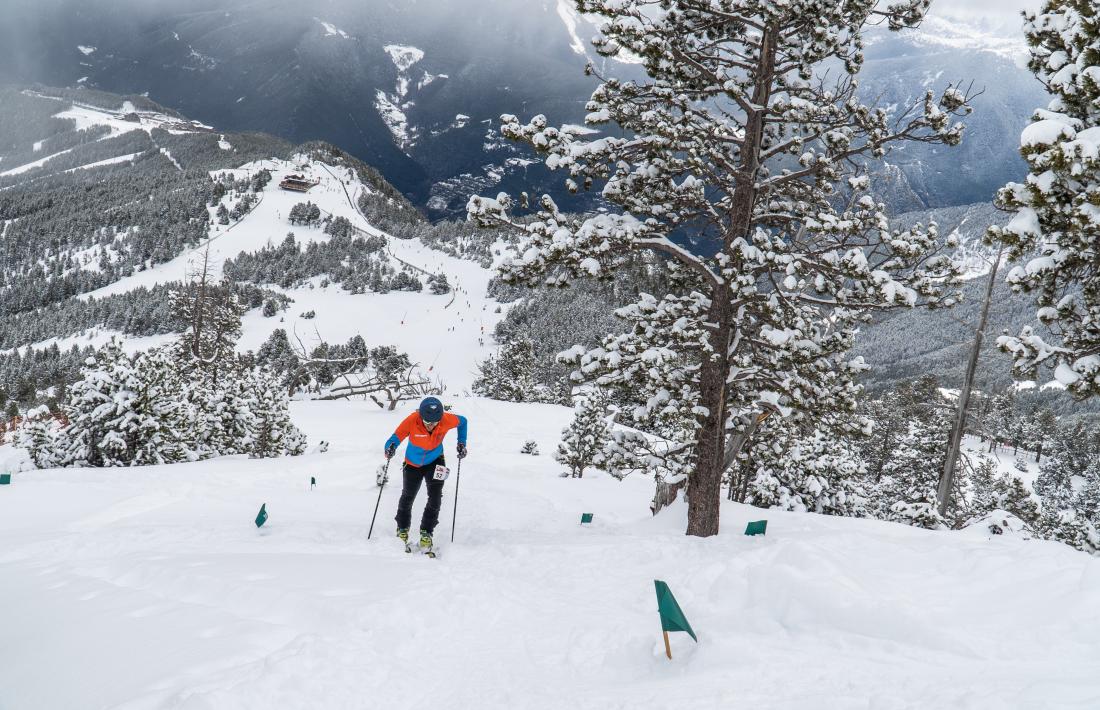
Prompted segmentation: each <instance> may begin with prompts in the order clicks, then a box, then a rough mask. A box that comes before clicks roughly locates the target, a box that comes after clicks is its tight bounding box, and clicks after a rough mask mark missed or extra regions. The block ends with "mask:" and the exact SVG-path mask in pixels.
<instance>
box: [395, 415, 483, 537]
mask: <svg viewBox="0 0 1100 710" xmlns="http://www.w3.org/2000/svg"><path fill="white" fill-rule="evenodd" d="M455 428H457V429H458V447H457V452H458V458H460V459H463V458H466V417H463V416H459V415H457V414H452V413H450V412H445V411H443V403H442V402H440V401H439V400H438V399H436V398H435V397H428V398H427V399H425V400H424V401H423V402H421V403H420V408H419V410H417V411H415V412H413V413H412V414H410V415H409V416H407V417H405V419H404V421H402V422H401V424H399V425H398V426H397V429H396V430H395V431H394V432H393V435H391V436H390V438H389V439H387V440H386V458H387V459H390V458H393V455H394V454H395V453H397V446H398V444H400V443H401V442H402V441H404V440H405V439H406V438H407V439H408V440H409V444H408V446H406V447H405V464H404V466H403V467H402V474H403V475H402V482H401V499H400V501H399V502H398V504H397V517H396V518H395V520H396V521H397V537H399V538H401V540H402V542H404V543H406V545H407V544H408V542H409V525H410V523H411V522H412V505H413V501H414V500H416V494H417V493H418V492H420V484H421V483H424V484H425V485H426V486H427V488H428V504H427V505H426V506H424V515H423V516H422V517H421V519H420V546H421V547H422V548H428V549H430V548H431V547H432V532H434V531H435V526H436V525H437V524H438V523H439V508H440V506H441V505H442V503H443V483H444V480H445V479H437V478H435V469H436V466H444V465H445V462H444V460H443V437H444V436H446V435H447V432H448V431H450V430H451V429H455Z"/></svg>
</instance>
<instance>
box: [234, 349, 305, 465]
mask: <svg viewBox="0 0 1100 710" xmlns="http://www.w3.org/2000/svg"><path fill="white" fill-rule="evenodd" d="M248 380H249V382H250V390H251V392H252V405H251V407H250V409H251V413H252V415H253V422H252V426H253V431H252V432H251V442H252V446H251V450H250V451H249V454H251V455H252V456H253V457H256V458H273V457H276V456H284V455H287V454H289V455H295V456H296V455H298V454H300V453H302V452H304V451H305V448H306V437H305V435H304V434H302V432H301V431H299V429H298V427H296V426H294V423H293V422H291V421H290V410H289V407H288V405H289V402H288V400H287V394H286V388H285V387H283V386H282V384H281V383H280V382H279V379H278V377H277V376H276V375H275V374H274V373H272V372H270V371H269V370H266V369H263V368H258V369H255V370H253V371H252V372H251V373H250V374H249V377H248Z"/></svg>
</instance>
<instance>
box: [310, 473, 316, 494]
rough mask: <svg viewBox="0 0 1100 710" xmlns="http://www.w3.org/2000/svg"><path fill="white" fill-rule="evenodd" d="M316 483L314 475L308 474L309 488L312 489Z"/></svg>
mask: <svg viewBox="0 0 1100 710" xmlns="http://www.w3.org/2000/svg"><path fill="white" fill-rule="evenodd" d="M316 485H317V477H316V476H310V477H309V489H310V490H311V491H312V490H313V487H314V486H316Z"/></svg>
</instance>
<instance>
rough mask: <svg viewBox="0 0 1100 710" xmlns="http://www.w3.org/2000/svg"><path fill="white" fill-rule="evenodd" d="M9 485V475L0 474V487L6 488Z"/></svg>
mask: <svg viewBox="0 0 1100 710" xmlns="http://www.w3.org/2000/svg"><path fill="white" fill-rule="evenodd" d="M9 483H11V474H10V473H0V486H6V485H8V484H9Z"/></svg>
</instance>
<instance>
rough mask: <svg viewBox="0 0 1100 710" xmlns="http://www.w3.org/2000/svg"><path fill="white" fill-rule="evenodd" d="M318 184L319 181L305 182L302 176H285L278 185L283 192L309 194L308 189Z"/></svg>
mask: <svg viewBox="0 0 1100 710" xmlns="http://www.w3.org/2000/svg"><path fill="white" fill-rule="evenodd" d="M319 182H321V181H320V180H307V179H306V178H305V176H304V175H287V176H286V177H285V178H283V181H282V182H280V183H279V187H281V188H283V189H284V190H293V191H294V192H309V189H310V188H311V187H313V186H314V185H316V184H318V183H319Z"/></svg>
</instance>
